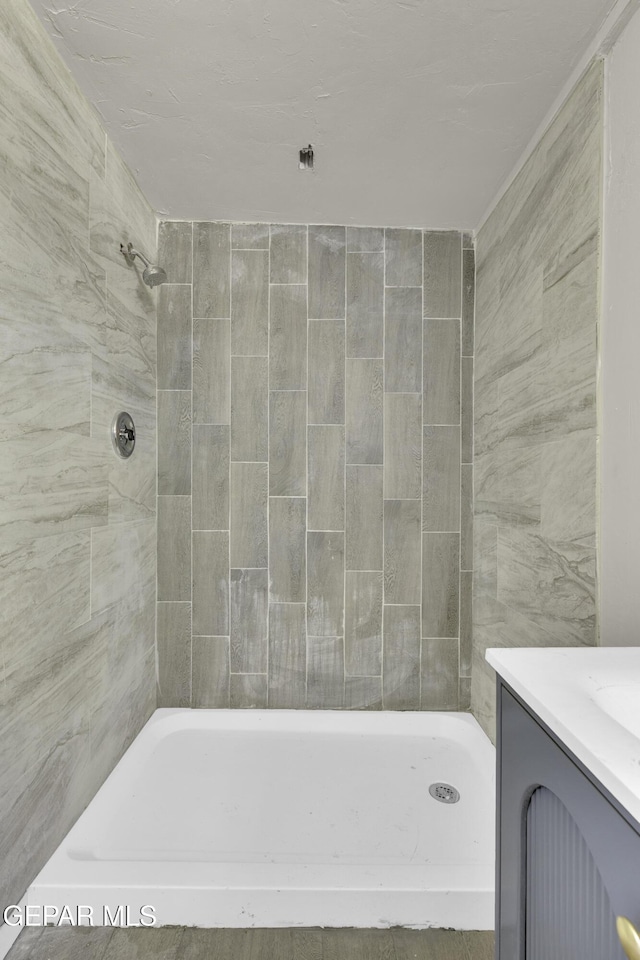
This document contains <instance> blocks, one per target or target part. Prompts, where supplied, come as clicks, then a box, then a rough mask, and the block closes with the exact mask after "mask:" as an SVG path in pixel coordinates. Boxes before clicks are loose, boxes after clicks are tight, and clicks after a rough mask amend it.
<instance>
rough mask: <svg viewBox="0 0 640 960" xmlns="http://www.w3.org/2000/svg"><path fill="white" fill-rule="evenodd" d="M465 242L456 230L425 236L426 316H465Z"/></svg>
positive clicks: (431, 233)
mask: <svg viewBox="0 0 640 960" xmlns="http://www.w3.org/2000/svg"><path fill="white" fill-rule="evenodd" d="M461 290H462V240H461V236H460V234H459V233H457V232H456V231H454V230H442V231H430V232H425V235H424V316H425V317H458V318H460V316H461Z"/></svg>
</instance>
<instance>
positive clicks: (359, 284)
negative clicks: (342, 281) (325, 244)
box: [347, 253, 384, 357]
mask: <svg viewBox="0 0 640 960" xmlns="http://www.w3.org/2000/svg"><path fill="white" fill-rule="evenodd" d="M383 304H384V256H383V254H381V253H348V254H347V356H348V357H381V356H382V348H383V327H384V321H383Z"/></svg>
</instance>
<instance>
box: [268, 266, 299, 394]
mask: <svg viewBox="0 0 640 960" xmlns="http://www.w3.org/2000/svg"><path fill="white" fill-rule="evenodd" d="M305 262H306V261H305ZM270 295H271V301H270V327H269V387H270V388H271V390H306V388H307V288H306V286H303V285H302V284H294V283H280V284H273V283H272V285H271V294H270Z"/></svg>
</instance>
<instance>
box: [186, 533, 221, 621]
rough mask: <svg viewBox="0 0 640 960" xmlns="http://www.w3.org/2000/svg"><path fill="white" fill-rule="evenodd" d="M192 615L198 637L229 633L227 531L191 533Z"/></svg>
mask: <svg viewBox="0 0 640 960" xmlns="http://www.w3.org/2000/svg"><path fill="white" fill-rule="evenodd" d="M192 549H193V583H192V595H193V600H192V617H193V633H194V635H195V636H199V637H224V636H228V635H229V534H228V533H227V531H226V530H225V531H220V530H206V531H203V530H196V531H194V533H193V546H192Z"/></svg>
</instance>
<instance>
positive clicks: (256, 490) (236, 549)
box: [208, 463, 269, 635]
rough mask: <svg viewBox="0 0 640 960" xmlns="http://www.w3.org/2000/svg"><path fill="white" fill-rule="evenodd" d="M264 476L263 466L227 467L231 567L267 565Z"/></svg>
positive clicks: (235, 465)
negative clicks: (228, 470) (228, 471)
mask: <svg viewBox="0 0 640 960" xmlns="http://www.w3.org/2000/svg"><path fill="white" fill-rule="evenodd" d="M268 472H269V470H268V464H266V463H232V464H231V468H230V479H229V485H230V496H229V503H230V511H229V513H230V520H229V522H230V528H231V566H232V567H237V568H240V567H266V566H267V565H268V533H267V513H268V499H269V477H268ZM208 632H209V633H211V632H212V631H208ZM213 632H215V633H216V634H220V635H224V634H225V633H226V631H224V630H216V631H213Z"/></svg>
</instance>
